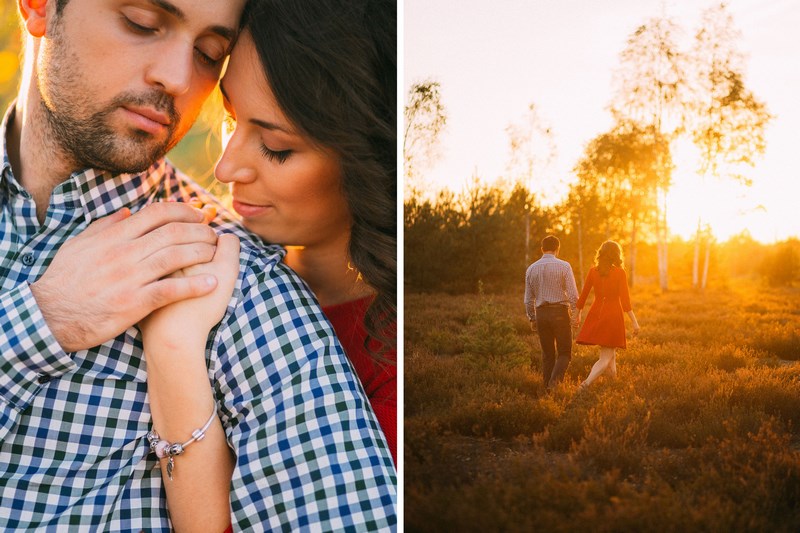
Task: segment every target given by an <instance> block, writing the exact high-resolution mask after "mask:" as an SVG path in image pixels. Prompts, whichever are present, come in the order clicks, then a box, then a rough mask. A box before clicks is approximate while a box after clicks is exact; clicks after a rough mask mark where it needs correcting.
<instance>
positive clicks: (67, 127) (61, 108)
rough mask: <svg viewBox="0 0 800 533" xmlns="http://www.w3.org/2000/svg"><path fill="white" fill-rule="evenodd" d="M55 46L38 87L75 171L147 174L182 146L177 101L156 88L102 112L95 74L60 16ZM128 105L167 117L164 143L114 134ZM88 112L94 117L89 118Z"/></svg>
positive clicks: (53, 32)
mask: <svg viewBox="0 0 800 533" xmlns="http://www.w3.org/2000/svg"><path fill="white" fill-rule="evenodd" d="M50 41H51V42H50V43H49V49H48V50H47V53H46V54H45V58H44V60H43V61H42V63H41V64H40V66H39V68H40V71H39V76H38V79H37V84H38V86H39V92H40V94H41V95H42V108H43V111H44V116H45V117H46V121H47V124H48V126H49V130H50V133H51V134H52V137H53V141H54V142H55V143H56V144H57V146H59V147H60V148H61V149H63V151H64V154H65V155H66V156H67V158H68V159H69V162H70V163H71V164H72V165H73V166H74V168H75V170H80V169H83V168H97V169H101V170H107V171H109V172H111V173H114V174H129V173H138V172H142V171H144V170H146V169H147V168H149V167H150V166H151V165H152V164H153V163H154V162H155V161H156V160H158V159H160V158H162V157H163V156H164V155H165V154H166V153H167V152H168V151H169V150H170V149H171V148H172V147H173V146H175V144H177V142H178V141H179V140H180V138H181V137H182V136H183V134H184V133H185V131H180V130H178V128H179V125H180V124H181V116H180V114H179V113H178V111H177V110H176V109H175V101H174V99H173V97H172V96H170V95H168V94H166V93H164V92H163V91H161V90H158V89H156V88H151V89H149V90H147V91H146V92H143V93H138V94H137V93H132V92H126V93H122V94H119V95H117V96H116V97H115V98H114V99H113V100H112V101H111V102H110V103H108V104H105V105H104V106H103V107H102V108H100V109H98V105H97V102H96V101H94V100H93V99H92V97H93V91H92V87H90V86H87V84H86V83H85V80H84V77H85V76H89V77H91V76H92V75H93V74H92V73H91V72H88V71H86V72H84V70H86V69H85V68H84V69H82V68H80V67H81V65H82V62H81V61H80V58H79V57H77V55H76V54H75V52H74V51H73V50H72V49H71V47H70V43H69V42H68V39H67V38H64V36H63V20H61V19H60V17H59V18H58V19H57V20H55V21H53V22H52V24H51V28H50ZM43 74H45V75H43ZM94 75H95V76H97V74H94ZM122 106H134V107H149V108H153V109H156V110H158V111H160V112H162V113H165V114H166V115H167V116H168V117H169V121H170V123H169V125H168V126H166V130H167V131H166V135H165V136H164V139H163V140H156V139H155V138H154V137H153V136H152V135H151V134H150V133H147V132H144V131H141V130H136V129H133V128H131V129H128V128H124V129H122V127H120V128H118V129H114V127H113V119H114V117H113V114H114V112H115V111H117V110H119V109H120V107H122ZM86 113H90V114H89V115H88V116H85V114H86ZM129 128H130V127H129Z"/></svg>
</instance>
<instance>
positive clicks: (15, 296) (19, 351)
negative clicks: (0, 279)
mask: <svg viewBox="0 0 800 533" xmlns="http://www.w3.org/2000/svg"><path fill="white" fill-rule="evenodd" d="M76 366H77V365H76V364H75V362H74V361H73V360H72V358H71V357H70V356H69V355H67V354H66V353H65V352H64V350H63V349H62V348H61V346H60V345H59V344H58V341H56V339H55V337H53V334H52V332H51V331H50V328H48V327H47V323H46V322H45V320H44V316H42V312H41V310H40V309H39V306H38V304H37V303H36V299H35V298H34V297H33V293H32V292H31V290H30V285H28V284H27V283H24V284H22V285H20V286H18V287H16V288H14V289H13V290H11V291H8V292H4V293H2V294H0V441H2V440H4V439H5V438H6V435H7V434H8V433H9V431H11V430H12V428H13V427H14V425H15V424H16V419H17V414H18V413H20V412H22V411H24V410H25V409H27V407H28V405H29V404H30V403H31V401H32V400H33V398H34V397H35V396H36V394H37V393H38V392H39V391H40V390H41V389H42V384H43V383H46V382H47V380H49V379H52V378H58V377H60V376H62V375H63V374H65V373H67V372H70V371H72V370H74V369H75V368H76Z"/></svg>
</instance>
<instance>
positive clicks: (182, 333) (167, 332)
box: [139, 234, 239, 365]
mask: <svg viewBox="0 0 800 533" xmlns="http://www.w3.org/2000/svg"><path fill="white" fill-rule="evenodd" d="M198 274H207V275H213V276H214V277H215V278H216V279H217V281H218V283H217V287H216V289H214V290H213V291H211V292H210V293H209V294H206V295H205V296H202V297H199V298H189V299H186V300H181V301H179V302H175V303H172V304H170V305H166V306H164V307H161V308H160V309H156V310H155V311H153V312H152V313H150V315H148V316H147V317H145V318H144V319H143V320H142V321H141V322H139V328H140V329H141V331H142V337H143V339H144V345H145V348H147V347H148V346H158V347H160V348H161V349H160V350H148V351H147V353H148V365H149V364H150V354H151V352H152V353H156V352H164V351H167V352H169V351H170V349H175V350H180V349H181V348H184V347H187V346H196V347H197V348H198V352H199V353H202V352H203V348H204V347H205V345H206V339H207V337H208V334H209V332H210V331H211V328H213V327H214V326H215V325H217V323H218V322H219V321H220V320H222V317H223V316H224V315H225V310H226V309H227V307H228V302H229V301H230V299H231V295H232V294H233V289H234V286H235V285H236V279H237V278H238V277H239V239H237V238H236V236H235V235H230V234H227V235H220V236H219V239H218V240H217V249H216V252H215V254H214V258H213V260H212V261H211V262H209V263H203V264H202V265H194V266H191V267H188V268H184V269H181V270H179V271H178V272H175V273H174V274H172V277H175V278H178V277H186V276H193V275H198ZM164 348H166V350H164Z"/></svg>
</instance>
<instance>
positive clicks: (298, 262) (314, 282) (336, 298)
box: [285, 240, 375, 307]
mask: <svg viewBox="0 0 800 533" xmlns="http://www.w3.org/2000/svg"><path fill="white" fill-rule="evenodd" d="M285 262H286V264H287V265H289V267H291V268H292V270H294V271H295V272H297V274H298V275H299V276H300V277H301V278H303V280H304V281H305V282H306V283H308V286H309V287H311V290H312V291H313V292H314V295H315V296H316V297H317V300H319V303H320V305H322V306H323V307H326V306H329V305H336V304H340V303H344V302H349V301H352V300H356V299H358V298H363V297H364V296H367V295H369V294H373V293H374V292H375V291H374V290H373V289H372V287H370V286H369V285H367V283H366V282H364V281H363V279H360V278H359V276H358V272H356V271H355V270H354V269H355V266H353V265H351V264H349V262H348V259H347V241H346V240H345V241H336V242H330V243H325V244H323V245H318V246H315V247H305V248H294V247H289V248H287V253H286V258H285Z"/></svg>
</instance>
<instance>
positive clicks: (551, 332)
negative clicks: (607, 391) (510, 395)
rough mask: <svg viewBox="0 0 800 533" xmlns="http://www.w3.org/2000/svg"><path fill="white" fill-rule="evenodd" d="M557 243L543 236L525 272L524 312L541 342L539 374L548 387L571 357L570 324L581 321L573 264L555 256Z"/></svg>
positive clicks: (556, 379) (552, 383) (556, 239)
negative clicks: (537, 255) (539, 254)
mask: <svg viewBox="0 0 800 533" xmlns="http://www.w3.org/2000/svg"><path fill="white" fill-rule="evenodd" d="M560 247H561V243H560V242H559V240H558V238H556V237H554V236H552V235H548V236H547V237H545V238H544V239H542V257H541V259H539V260H538V261H536V262H535V263H533V264H531V265H530V266H529V267H528V270H527V272H526V273H525V312H526V313H527V315H528V320H530V323H531V331H533V332H534V333H535V334H538V335H539V342H540V343H541V345H542V377H543V378H544V385H545V387H547V388H548V389H551V388H553V387H555V386H556V385H557V384H558V383H559V382H560V381H561V380H562V379H563V378H564V373H565V372H566V371H567V366H569V361H570V359H571V358H572V327H577V326H578V324H579V323H580V315H579V314H578V312H577V309H576V307H575V303H576V301H577V300H578V288H577V286H576V285H575V277H574V276H573V274H572V267H571V266H570V265H569V263H567V262H566V261H563V260H561V259H558V250H559V248H560ZM556 353H558V358H556ZM531 364H533V362H532V361H531Z"/></svg>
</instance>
